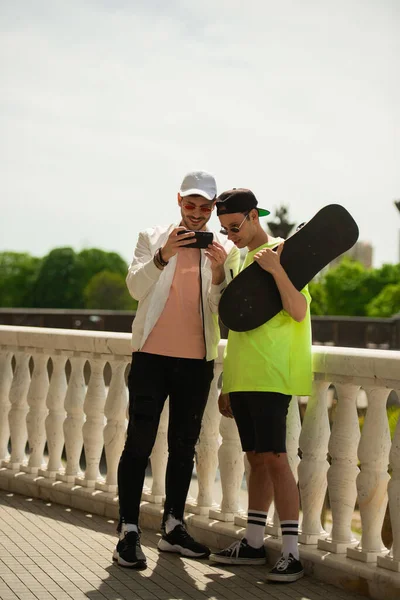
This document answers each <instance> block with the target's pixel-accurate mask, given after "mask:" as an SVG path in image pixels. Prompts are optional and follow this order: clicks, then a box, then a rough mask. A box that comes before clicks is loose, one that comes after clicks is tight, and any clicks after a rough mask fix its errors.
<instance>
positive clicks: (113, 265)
mask: <svg viewBox="0 0 400 600" xmlns="http://www.w3.org/2000/svg"><path fill="white" fill-rule="evenodd" d="M78 258H79V262H80V264H81V269H82V279H83V281H84V286H85V285H87V283H88V281H90V280H91V278H92V277H93V275H96V273H100V272H101V271H110V272H111V273H120V275H122V276H123V277H125V276H126V272H127V265H126V262H125V261H124V260H123V259H122V258H121V257H120V256H119V254H117V253H116V252H105V251H104V250H100V249H99V248H86V249H85V250H82V251H81V252H79V254H78Z"/></svg>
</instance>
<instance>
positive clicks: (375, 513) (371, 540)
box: [347, 388, 390, 562]
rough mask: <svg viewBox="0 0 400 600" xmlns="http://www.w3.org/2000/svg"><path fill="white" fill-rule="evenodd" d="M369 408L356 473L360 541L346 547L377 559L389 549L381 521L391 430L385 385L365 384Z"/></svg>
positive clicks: (364, 558) (367, 558) (350, 553)
mask: <svg viewBox="0 0 400 600" xmlns="http://www.w3.org/2000/svg"><path fill="white" fill-rule="evenodd" d="M365 391H366V393H367V396H368V409H367V414H366V416H365V421H364V427H363V430H362V433H361V440H360V444H359V447H358V458H359V460H360V465H361V470H360V473H359V474H358V475H357V490H358V504H359V508H360V516H361V523H362V535H361V542H360V543H359V544H358V545H357V546H356V547H355V548H348V549H347V556H348V557H350V558H354V559H356V560H361V561H364V562H376V560H377V557H378V554H381V553H387V550H386V548H385V546H384V544H383V542H382V535H381V531H382V524H383V519H384V517H385V511H386V505H387V500H388V497H387V485H388V481H389V479H390V477H389V474H388V464H389V451H390V432H389V424H388V419H387V414H386V401H387V397H388V395H389V391H390V390H388V389H385V388H366V390H365Z"/></svg>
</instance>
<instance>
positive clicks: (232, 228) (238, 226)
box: [219, 211, 250, 235]
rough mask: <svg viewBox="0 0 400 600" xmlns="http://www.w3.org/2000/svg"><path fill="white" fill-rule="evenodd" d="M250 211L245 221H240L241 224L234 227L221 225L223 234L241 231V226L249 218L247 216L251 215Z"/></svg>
mask: <svg viewBox="0 0 400 600" xmlns="http://www.w3.org/2000/svg"><path fill="white" fill-rule="evenodd" d="M249 214H250V211H248V212H247V213H246V214H245V216H244V219H243V221H242V222H241V223H240V225H232V227H221V229H220V230H219V231H220V233H222V234H223V235H228V233H229V232H230V233H239V231H240V228H241V227H242V225H243V223H244V222H245V220H246V219H247V217H248V216H249Z"/></svg>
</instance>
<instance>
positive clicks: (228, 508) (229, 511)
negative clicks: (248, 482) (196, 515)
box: [209, 417, 244, 521]
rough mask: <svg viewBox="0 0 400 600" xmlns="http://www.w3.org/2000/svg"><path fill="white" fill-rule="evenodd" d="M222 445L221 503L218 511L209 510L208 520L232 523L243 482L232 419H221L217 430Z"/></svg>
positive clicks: (236, 431)
mask: <svg viewBox="0 0 400 600" xmlns="http://www.w3.org/2000/svg"><path fill="white" fill-rule="evenodd" d="M219 431H220V434H221V437H222V444H221V446H220V447H219V450H218V459H219V472H220V476H221V487H222V501H221V508H220V509H212V510H210V513H209V515H210V518H211V519H217V520H219V521H234V519H235V513H237V512H239V510H240V506H239V493H240V488H241V485H242V481H243V473H244V463H243V451H242V446H241V444H240V438H239V432H238V429H237V426H236V423H235V420H234V419H230V418H228V417H221V422H220V428H219Z"/></svg>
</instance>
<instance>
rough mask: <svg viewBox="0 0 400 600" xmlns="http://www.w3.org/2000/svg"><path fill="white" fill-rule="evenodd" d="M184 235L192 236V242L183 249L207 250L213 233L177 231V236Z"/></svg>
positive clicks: (211, 241)
mask: <svg viewBox="0 0 400 600" xmlns="http://www.w3.org/2000/svg"><path fill="white" fill-rule="evenodd" d="M185 233H192V234H194V241H193V242H192V243H190V244H185V248H203V249H204V248H208V246H209V245H210V244H212V243H213V239H214V236H213V233H212V232H211V231H190V232H188V231H187V230H184V231H178V235H183V234H185Z"/></svg>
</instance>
